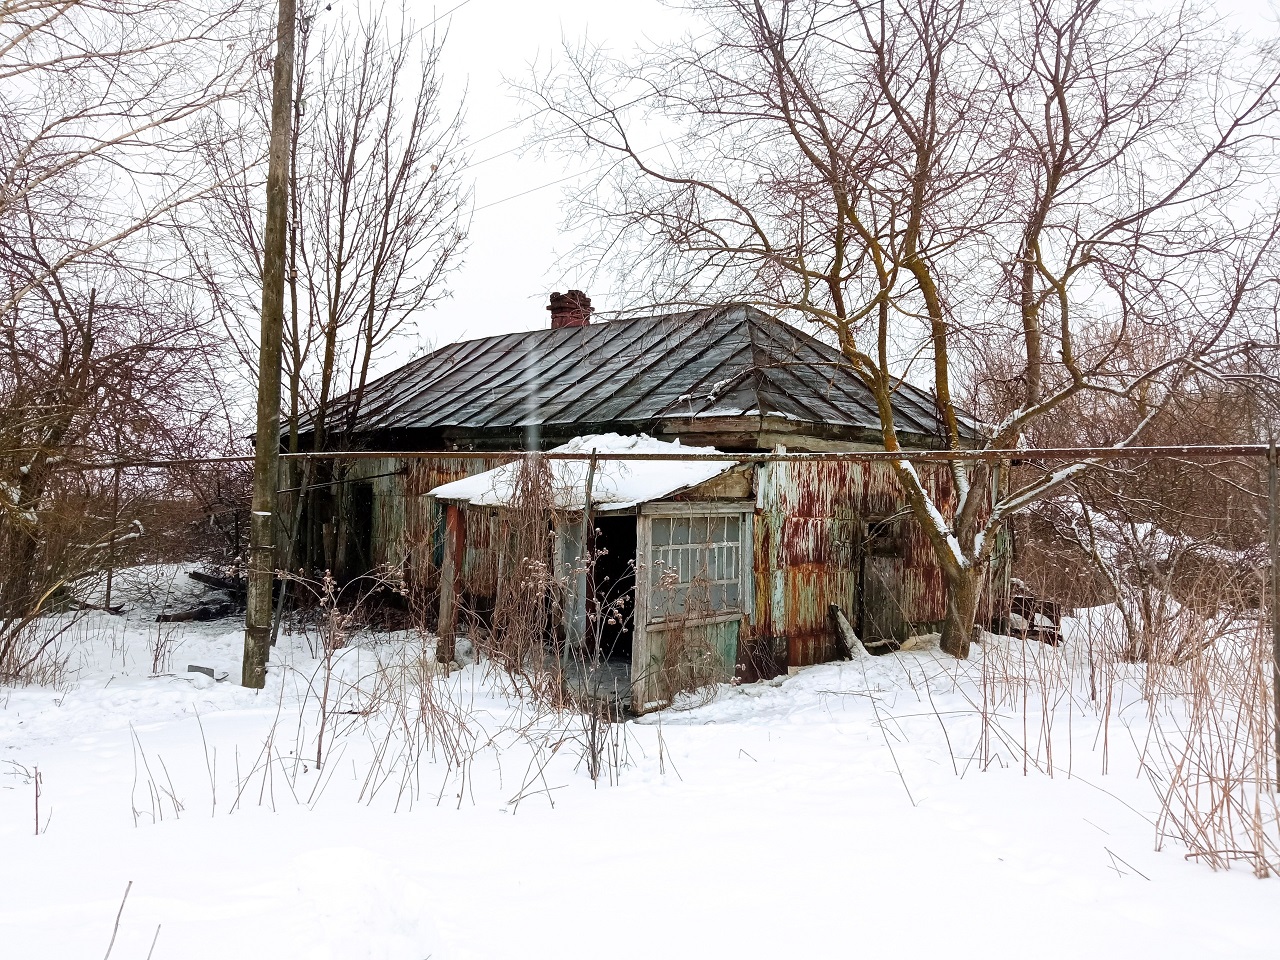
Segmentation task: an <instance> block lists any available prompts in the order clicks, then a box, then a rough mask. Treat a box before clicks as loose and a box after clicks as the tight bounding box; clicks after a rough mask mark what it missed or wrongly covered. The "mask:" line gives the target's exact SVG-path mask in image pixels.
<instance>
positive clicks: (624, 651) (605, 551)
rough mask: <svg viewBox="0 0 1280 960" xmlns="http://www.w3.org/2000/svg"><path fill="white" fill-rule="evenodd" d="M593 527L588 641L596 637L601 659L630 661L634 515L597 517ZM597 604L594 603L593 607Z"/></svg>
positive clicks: (632, 608) (633, 584)
mask: <svg viewBox="0 0 1280 960" xmlns="http://www.w3.org/2000/svg"><path fill="white" fill-rule="evenodd" d="M595 528H596V530H598V531H599V533H598V534H597V535H596V539H595V548H596V563H595V576H594V577H593V584H592V594H593V595H592V602H591V609H592V611H593V612H595V611H597V610H598V611H599V615H600V619H599V621H598V622H596V623H593V624H592V626H593V627H594V628H595V630H594V631H592V634H593V635H592V637H591V639H592V641H593V642H594V640H595V638H596V637H597V636H598V637H599V644H600V646H599V652H600V656H601V657H602V658H603V659H605V660H625V661H626V662H627V663H630V662H631V637H632V623H631V621H632V615H633V614H634V613H635V589H636V566H635V561H636V518H635V517H634V516H621V517H616V516H615V517H611V516H597V517H596V518H595ZM597 604H598V606H597Z"/></svg>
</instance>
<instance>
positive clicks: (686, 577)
mask: <svg viewBox="0 0 1280 960" xmlns="http://www.w3.org/2000/svg"><path fill="white" fill-rule="evenodd" d="M752 512H753V511H752V508H751V507H750V506H748V505H744V504H741V503H696V504H694V503H689V504H682V503H660V504H646V505H645V506H644V507H643V508H642V511H641V515H640V523H639V529H638V531H637V533H638V536H637V550H636V567H637V571H636V584H637V590H636V593H637V596H636V627H635V639H634V642H633V646H632V658H631V694H632V708H633V709H634V710H636V711H637V712H644V711H645V710H652V709H656V708H658V707H660V706H664V705H665V704H667V703H669V702H670V700H671V697H672V696H673V695H674V694H675V693H678V692H680V691H686V690H695V689H698V688H700V687H705V686H707V685H708V684H712V683H720V682H723V681H726V680H728V679H729V678H730V677H732V676H733V671H734V664H735V663H736V661H737V654H738V636H739V631H740V628H741V624H742V621H743V620H744V619H745V618H746V616H747V611H748V610H750V609H751V597H750V585H751V576H750V573H751V570H750V567H751V556H752V551H751V529H750V527H751V516H752Z"/></svg>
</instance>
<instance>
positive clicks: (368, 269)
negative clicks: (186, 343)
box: [206, 6, 470, 447]
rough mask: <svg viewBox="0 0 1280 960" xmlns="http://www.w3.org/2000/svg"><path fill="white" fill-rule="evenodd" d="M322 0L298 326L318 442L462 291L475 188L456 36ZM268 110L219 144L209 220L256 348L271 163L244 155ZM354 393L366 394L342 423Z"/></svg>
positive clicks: (305, 399) (306, 423) (311, 95)
mask: <svg viewBox="0 0 1280 960" xmlns="http://www.w3.org/2000/svg"><path fill="white" fill-rule="evenodd" d="M322 15H323V16H330V15H329V14H318V13H317V12H316V11H315V10H314V9H312V10H309V11H306V12H304V13H303V15H302V19H301V23H300V31H299V64H300V68H299V70H298V75H297V79H296V90H295V94H294V140H295V143H294V149H293V161H292V171H291V176H290V202H291V209H292V212H291V216H290V234H289V271H288V281H287V290H286V297H287V304H286V335H285V340H286V344H285V379H286V391H287V397H286V407H287V411H288V412H287V414H286V416H287V422H288V426H289V432H290V433H291V435H292V437H291V443H293V444H296V443H297V442H298V434H299V432H300V430H305V431H307V432H310V433H312V435H313V436H312V439H313V442H314V443H315V444H316V445H317V447H318V446H321V445H323V443H324V442H325V437H326V435H327V434H328V433H329V432H330V430H331V429H336V430H339V431H340V430H341V429H342V428H344V427H345V426H346V424H347V422H349V421H350V419H352V418H354V417H355V415H356V413H357V412H358V408H359V404H360V402H361V393H362V390H363V387H364V385H365V383H366V382H367V381H368V377H369V371H370V365H371V364H372V363H374V362H375V361H376V360H377V358H378V357H379V356H380V355H381V354H383V353H385V351H386V350H387V349H388V347H389V345H391V344H392V343H393V341H394V340H395V338H396V337H397V336H398V335H400V334H403V333H406V332H407V328H408V326H409V325H411V324H412V322H413V321H414V320H416V319H417V318H418V316H419V315H420V314H421V311H423V310H424V309H425V308H427V307H429V306H430V305H432V304H433V303H436V302H438V301H439V300H440V299H442V298H443V297H446V296H448V288H447V287H446V286H445V284H444V280H445V278H446V276H447V275H448V273H449V272H450V271H451V270H452V269H454V268H456V267H457V266H458V265H459V263H460V260H461V257H462V254H463V253H464V251H465V245H466V232H467V224H468V214H467V207H468V204H469V200H470V192H469V190H468V189H467V188H466V187H465V185H464V183H463V180H462V177H461V171H462V168H463V167H464V166H465V162H466V157H465V155H464V153H463V149H462V148H463V141H462V130H461V125H462V115H461V111H460V109H457V108H453V109H451V108H450V107H449V106H448V105H447V103H446V101H445V97H444V92H443V89H442V77H441V63H440V57H441V53H442V49H443V44H444V40H445V38H444V37H443V36H442V35H435V34H432V35H427V36H424V35H422V34H421V33H420V32H419V31H417V30H415V29H414V27H413V25H412V23H411V22H409V21H408V20H407V19H406V18H405V17H404V16H403V15H401V17H400V18H399V19H398V20H394V19H391V18H387V17H386V16H384V14H383V12H382V9H381V8H380V7H377V6H373V7H370V8H366V9H362V10H360V11H359V12H357V13H356V14H355V15H354V16H352V17H347V18H337V19H329V20H327V21H321V20H320V19H319V17H320V16H322ZM255 107H256V104H250V109H251V111H252V110H253V109H254V108H255ZM262 122H263V118H262V116H261V111H260V110H257V112H256V113H251V120H250V122H248V123H246V124H244V126H243V127H242V128H241V130H240V133H241V136H242V138H241V139H239V140H237V141H236V142H235V147H233V150H232V151H231V152H226V151H219V152H218V153H215V154H211V155H210V157H209V158H208V160H209V162H210V164H211V165H212V168H213V169H214V171H215V178H216V179H218V180H220V181H225V185H224V186H223V187H222V188H221V189H220V190H219V191H218V192H217V193H216V195H215V196H214V197H213V198H212V199H211V201H210V202H209V203H208V204H206V212H207V213H208V218H207V221H206V222H207V223H208V224H209V225H210V228H211V229H212V230H213V231H214V234H215V236H216V237H217V238H218V240H219V241H220V243H221V244H222V245H224V246H222V253H223V254H224V255H225V256H226V258H227V259H225V260H224V261H222V262H218V263H213V262H209V263H208V266H207V270H208V275H209V279H210V281H211V282H212V285H213V286H215V287H216V290H217V292H218V295H219V307H220V310H221V311H222V313H223V316H224V318H225V321H226V323H227V324H228V326H229V328H230V330H231V332H232V334H233V337H234V339H235V342H236V343H237V344H238V345H240V349H241V351H242V356H243V357H244V358H245V359H246V361H249V360H251V351H249V350H248V347H249V345H251V344H252V343H253V342H254V338H253V333H252V321H253V319H254V317H255V313H254V302H253V297H252V293H253V291H254V289H255V288H256V286H257V284H258V283H259V278H260V276H261V254H260V249H259V248H260V244H259V242H258V240H257V237H258V236H259V229H258V223H259V220H260V217H261V211H260V206H261V204H260V202H259V201H258V199H257V197H258V193H259V192H260V191H258V190H257V184H256V181H255V180H254V178H253V173H255V172H257V173H260V169H257V168H254V169H251V175H250V176H247V177H239V178H237V177H235V176H234V173H233V171H234V169H235V168H237V167H239V166H241V165H242V162H243V161H244V159H245V158H246V157H247V156H248V155H249V153H250V150H251V148H250V147H246V144H256V143H258V142H259V141H260V137H261V130H260V125H261V123H262ZM237 151H238V152H237ZM228 157H231V158H232V159H228ZM245 165H246V166H250V164H245ZM340 394H351V395H352V402H351V403H350V404H347V405H345V406H344V408H343V410H342V412H341V415H342V417H343V420H342V421H341V422H339V423H336V424H335V423H334V422H333V419H332V418H333V414H334V411H333V410H332V402H331V401H332V400H333V398H334V397H335V396H338V395H340ZM308 415H309V416H308Z"/></svg>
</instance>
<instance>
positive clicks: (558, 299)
mask: <svg viewBox="0 0 1280 960" xmlns="http://www.w3.org/2000/svg"><path fill="white" fill-rule="evenodd" d="M547 309H548V310H550V311H551V329H552V330H557V329H559V328H560V327H585V326H586V325H587V324H588V323H590V322H591V298H590V297H588V296H587V295H586V294H585V293H583V292H582V291H581V290H570V291H569V292H568V293H559V292H557V293H553V294H552V295H551V304H550V306H548V307H547Z"/></svg>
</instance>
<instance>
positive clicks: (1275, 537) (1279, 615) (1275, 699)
mask: <svg viewBox="0 0 1280 960" xmlns="http://www.w3.org/2000/svg"><path fill="white" fill-rule="evenodd" d="M1276 461H1277V455H1276V441H1275V438H1274V437H1273V438H1272V439H1271V447H1270V449H1269V450H1268V451H1267V516H1268V517H1269V518H1270V521H1271V522H1270V527H1271V530H1270V533H1271V704H1272V707H1273V708H1274V709H1275V720H1276V785H1277V787H1280V502H1278V501H1280V477H1278V476H1277V473H1278V472H1280V464H1278V463H1277V462H1276Z"/></svg>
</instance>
